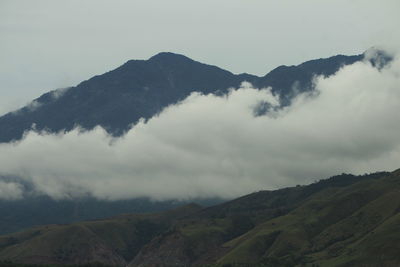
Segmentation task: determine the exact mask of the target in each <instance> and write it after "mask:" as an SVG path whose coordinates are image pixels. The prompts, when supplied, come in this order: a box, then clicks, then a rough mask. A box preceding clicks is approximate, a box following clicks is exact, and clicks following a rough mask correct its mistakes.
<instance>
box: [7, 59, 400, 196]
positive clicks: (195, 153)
mask: <svg viewBox="0 0 400 267" xmlns="http://www.w3.org/2000/svg"><path fill="white" fill-rule="evenodd" d="M314 83H315V88H316V89H315V91H314V92H313V93H311V94H310V93H306V94H300V95H298V96H297V97H296V98H295V99H294V100H293V103H292V104H291V105H290V106H288V107H285V108H276V109H271V110H270V112H269V113H267V114H266V115H265V116H254V109H255V108H256V107H257V105H259V103H264V102H268V103H270V104H271V106H272V107H279V97H278V96H275V95H273V94H272V93H271V90H270V89H271V88H262V89H258V88H253V87H252V85H251V84H248V83H244V84H242V86H241V87H240V88H238V89H232V90H231V91H230V93H229V94H228V95H226V96H223V97H221V96H215V95H212V94H210V95H202V94H199V93H193V94H192V95H190V96H189V97H188V98H186V99H185V100H183V101H181V102H180V103H178V104H176V105H172V106H169V107H167V108H166V109H165V110H163V111H162V112H161V113H160V114H159V115H158V116H156V117H153V118H151V119H150V120H148V121H144V120H141V121H140V122H139V123H137V124H136V125H134V126H133V127H132V129H131V130H130V131H129V132H128V133H127V134H126V135H124V136H123V137H121V138H112V137H110V136H109V135H107V133H106V132H105V131H104V130H103V129H102V128H100V127H97V128H95V129H94V130H92V131H83V130H82V129H79V128H77V129H75V130H73V131H71V132H68V133H60V134H50V133H46V132H35V131H33V130H32V131H30V132H27V133H26V134H25V136H24V138H23V139H22V140H21V141H18V142H14V143H8V144H0V162H1V165H0V173H2V174H4V175H16V176H19V177H21V179H23V181H24V182H26V183H29V184H32V188H33V190H34V191H35V192H36V193H39V194H46V195H49V196H51V197H53V198H55V199H64V198H75V197H81V196H87V195H89V196H93V197H96V198H99V199H109V200H116V199H127V198H134V197H149V198H152V199H155V200H165V199H190V198H199V197H200V198H207V197H221V198H227V199H228V198H233V197H237V196H240V195H244V194H247V193H251V192H254V191H259V190H263V189H277V188H281V187H286V186H294V185H297V184H307V183H311V182H313V181H315V180H318V179H321V178H327V177H329V176H332V175H335V174H340V173H343V172H349V173H354V174H363V173H367V172H374V171H380V170H388V171H390V170H394V169H397V168H399V167H400V166H399V165H400V164H399V163H400V138H399V133H400V116H399V115H398V111H399V103H400V88H399V87H400V60H399V58H398V57H395V58H394V60H393V61H392V62H391V63H390V64H388V65H386V66H385V67H383V68H380V69H377V68H374V67H373V66H371V64H370V62H369V61H368V60H366V61H363V62H357V63H355V64H353V65H350V66H345V67H343V68H342V69H340V70H339V71H338V72H337V73H336V74H335V75H334V76H331V77H329V78H325V77H315V79H314ZM21 188H22V186H21V185H19V184H18V183H16V182H15V181H13V182H0V195H1V198H5V199H16V198H20V197H22V196H23V194H22V192H21V191H22V189H21ZM3 192H8V193H7V194H3Z"/></svg>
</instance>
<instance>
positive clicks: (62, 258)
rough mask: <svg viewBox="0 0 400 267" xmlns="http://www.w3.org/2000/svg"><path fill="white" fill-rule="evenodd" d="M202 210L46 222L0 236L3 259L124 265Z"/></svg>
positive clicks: (27, 261)
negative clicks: (145, 247)
mask: <svg viewBox="0 0 400 267" xmlns="http://www.w3.org/2000/svg"><path fill="white" fill-rule="evenodd" d="M199 209H200V207H199V206H197V205H194V204H192V205H187V206H184V207H181V208H178V209H175V210H171V211H168V212H163V213H155V214H147V215H145V214H143V215H121V216H118V217H114V218H110V219H105V220H97V221H88V222H82V223H74V224H71V225H47V226H43V227H36V228H32V229H30V230H27V231H23V232H19V233H16V234H12V235H6V236H3V237H1V238H0V259H6V260H8V261H12V262H16V263H25V264H74V265H79V264H86V263H96V262H97V263H101V264H104V265H112V266H124V265H125V264H126V262H127V261H129V260H131V259H132V258H133V256H134V255H135V254H136V253H137V252H138V250H139V249H140V248H141V247H142V246H143V245H144V244H146V243H147V242H149V241H150V240H151V239H152V238H153V237H155V236H156V235H158V234H160V233H162V232H164V231H166V230H167V229H168V228H169V227H170V226H171V225H172V223H173V222H174V221H175V220H178V219H179V218H182V217H185V216H188V215H190V214H191V213H193V212H196V211H198V210H199Z"/></svg>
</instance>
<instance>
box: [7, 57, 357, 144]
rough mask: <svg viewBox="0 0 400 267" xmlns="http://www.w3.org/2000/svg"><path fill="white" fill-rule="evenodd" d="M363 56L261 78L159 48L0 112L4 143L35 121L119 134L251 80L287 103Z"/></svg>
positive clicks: (39, 125) (47, 126) (42, 126)
mask: <svg viewBox="0 0 400 267" xmlns="http://www.w3.org/2000/svg"><path fill="white" fill-rule="evenodd" d="M362 59H363V55H357V56H342V55H339V56H334V57H330V58H326V59H317V60H311V61H307V62H305V63H303V64H300V65H298V66H280V67H278V68H276V69H274V70H273V71H271V72H270V73H268V74H267V75H265V76H263V77H257V76H254V75H250V74H239V75H235V74H233V73H231V72H229V71H226V70H223V69H220V68H218V67H215V66H210V65H206V64H202V63H200V62H197V61H194V60H192V59H190V58H187V57H185V56H182V55H177V54H173V53H160V54H158V55H155V56H153V57H151V58H150V59H148V60H130V61H128V62H126V63H125V64H124V65H122V66H121V67H119V68H117V69H115V70H112V71H110V72H107V73H105V74H102V75H99V76H95V77H93V78H91V79H89V80H87V81H84V82H82V83H80V84H79V85H77V86H75V87H71V88H69V89H65V90H55V91H51V92H48V93H45V94H43V95H42V96H40V97H39V98H37V99H35V100H34V101H33V102H32V103H31V104H30V105H27V106H25V107H23V108H21V109H19V110H16V111H14V112H10V113H7V114H5V115H4V116H2V117H0V142H9V141H12V140H19V139H21V138H22V136H23V133H24V132H25V131H27V130H29V129H31V128H32V126H34V128H35V129H37V130H47V131H50V132H60V131H69V130H71V129H73V128H74V127H76V126H80V127H82V128H83V129H92V128H94V127H95V126H98V125H99V126H102V127H103V128H105V129H106V130H107V132H108V133H110V134H112V135H114V136H119V135H122V134H123V133H124V132H125V131H126V130H128V129H129V128H130V127H131V125H132V124H134V123H136V122H137V121H138V120H139V119H140V118H144V119H149V118H151V117H152V116H154V115H155V114H157V113H159V112H160V111H162V109H163V108H165V107H166V106H168V105H171V104H174V103H177V102H178V101H180V100H182V99H184V98H186V97H187V96H188V95H189V94H191V93H192V92H195V91H197V92H201V93H204V94H208V93H213V94H216V95H222V94H225V93H227V90H228V88H230V87H235V88H237V87H238V86H239V85H240V84H241V82H243V81H248V82H251V83H253V84H254V85H255V86H257V87H260V88H261V87H268V86H272V88H273V92H274V93H276V94H279V95H280V96H281V98H282V101H283V104H285V105H287V104H289V102H290V99H291V97H293V96H294V95H295V94H296V93H297V92H302V91H307V90H312V78H313V76H314V75H325V76H329V75H332V74H334V73H335V72H336V71H337V70H338V69H339V68H340V67H341V66H343V65H347V64H352V63H354V62H356V61H359V60H362Z"/></svg>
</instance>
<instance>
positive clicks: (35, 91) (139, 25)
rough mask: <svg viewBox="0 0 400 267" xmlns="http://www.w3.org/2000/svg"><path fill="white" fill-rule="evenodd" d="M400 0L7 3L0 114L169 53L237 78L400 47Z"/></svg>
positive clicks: (0, 32) (0, 6) (0, 33)
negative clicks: (378, 48)
mask: <svg viewBox="0 0 400 267" xmlns="http://www.w3.org/2000/svg"><path fill="white" fill-rule="evenodd" d="M399 3H400V2H399V1H398V0H379V1H378V0H377V1H373V0H372V1H364V0H332V1H321V0H296V1H292V0H290V1H289V0H280V1H276V0H201V1H194V0H168V1H164V0H157V1H156V0H139V1H137V0H129V1H128V0H112V1H111V0H107V1H106V0H85V1H82V0H68V1H66V0H36V1H32V0H25V1H24V0H0V40H1V41H0V113H4V112H6V111H9V110H11V109H14V108H16V107H19V106H21V105H23V104H26V103H27V102H28V101H29V100H31V99H33V98H35V97H37V96H38V95H40V94H41V93H43V92H46V91H49V90H52V89H55V88H60V87H67V86H71V85H76V84H77V83H78V82H80V81H82V80H84V79H87V78H89V77H91V76H93V75H95V74H100V73H103V72H105V71H108V70H111V69H113V68H115V67H117V66H119V65H121V64H122V63H123V62H125V61H127V60H129V59H146V58H148V57H150V56H152V55H154V54H156V53H158V52H160V51H171V52H176V53H182V54H185V55H187V56H189V57H191V58H193V59H195V60H198V61H202V62H205V63H209V64H213V65H218V66H220V67H222V68H226V69H228V70H230V71H232V72H235V73H239V72H249V73H253V74H259V75H263V74H265V73H267V72H268V71H269V70H271V69H272V68H274V67H276V66H278V65H281V64H286V65H292V64H298V63H301V62H303V61H305V60H308V59H313V58H319V57H327V56H331V55H335V54H339V53H341V54H357V53H361V52H363V51H364V50H366V49H367V48H369V47H370V46H373V45H392V46H395V45H396V44H399V38H400V37H399V34H398V30H397V28H398V26H399V25H400V19H399V16H398V11H399V10H400V4H399Z"/></svg>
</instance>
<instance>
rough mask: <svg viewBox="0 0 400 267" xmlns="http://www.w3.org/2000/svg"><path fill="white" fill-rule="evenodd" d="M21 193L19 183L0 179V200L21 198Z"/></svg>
mask: <svg viewBox="0 0 400 267" xmlns="http://www.w3.org/2000/svg"><path fill="white" fill-rule="evenodd" d="M22 195H23V189H22V186H21V184H19V183H15V182H5V181H1V180H0V200H16V199H20V198H22Z"/></svg>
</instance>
